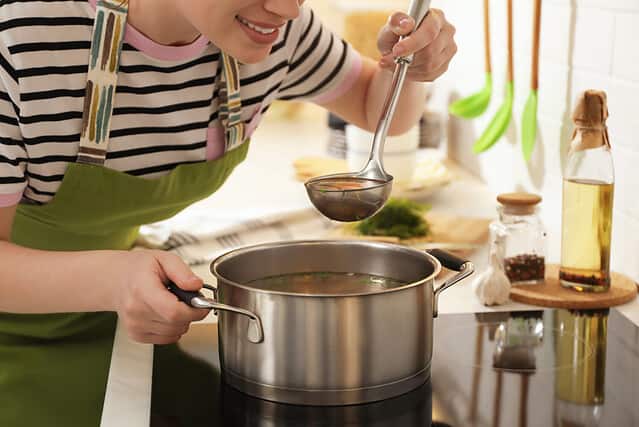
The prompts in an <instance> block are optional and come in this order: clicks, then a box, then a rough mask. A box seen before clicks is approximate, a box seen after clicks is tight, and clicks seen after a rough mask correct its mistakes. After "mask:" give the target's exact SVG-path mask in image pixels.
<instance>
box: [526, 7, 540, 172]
mask: <svg viewBox="0 0 639 427" xmlns="http://www.w3.org/2000/svg"><path fill="white" fill-rule="evenodd" d="M540 27H541V0H535V12H534V17H533V44H532V59H531V71H530V75H531V77H530V95H528V100H527V101H526V106H525V107H524V113H523V115H522V117H521V149H522V151H523V153H524V159H526V161H528V160H530V155H531V154H532V151H533V148H535V139H536V138H537V91H538V90H539V33H540Z"/></svg>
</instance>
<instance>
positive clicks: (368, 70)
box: [322, 9, 457, 135]
mask: <svg viewBox="0 0 639 427" xmlns="http://www.w3.org/2000/svg"><path fill="white" fill-rule="evenodd" d="M414 24H415V23H414V21H413V20H412V18H410V17H408V16H407V15H406V14H404V13H395V14H393V15H392V16H391V17H390V19H389V21H388V23H387V24H386V25H385V26H384V28H382V30H381V31H380V35H379V38H378V47H379V49H380V52H382V54H383V57H382V59H381V60H380V62H379V63H375V62H374V61H373V60H371V59H368V58H363V64H362V71H361V72H360V75H359V78H358V79H357V80H356V82H355V83H354V84H353V86H352V87H351V88H350V90H348V91H347V92H345V93H344V94H343V95H342V96H340V97H339V98H337V99H335V100H333V101H331V102H328V103H325V104H322V105H323V106H324V107H325V108H327V109H328V110H329V111H332V112H333V113H335V114H337V115H338V116H340V117H342V118H343V119H344V120H346V121H348V122H350V123H353V124H355V125H357V126H359V127H361V128H364V129H368V130H370V131H374V130H375V128H376V127H377V122H378V120H379V116H380V114H381V110H382V107H383V105H384V100H385V98H386V95H387V94H388V90H389V88H390V83H391V80H392V74H393V70H394V68H395V63H394V59H395V58H396V57H399V56H406V55H409V54H411V53H414V54H415V57H414V59H413V62H412V64H411V66H410V68H409V71H408V74H407V78H406V81H405V82H404V87H403V90H402V92H401V96H400V98H399V102H398V104H397V109H396V110H395V114H394V117H393V121H392V123H391V126H390V129H389V134H390V135H396V134H401V133H404V132H406V131H407V130H408V129H410V128H411V127H412V126H414V125H415V124H416V123H417V121H418V120H419V118H420V117H421V115H422V113H423V111H424V103H425V101H426V88H425V86H424V84H423V82H427V81H433V80H435V79H436V78H437V77H439V76H440V75H442V74H443V73H444V72H445V71H446V70H447V69H448V65H449V63H450V61H451V59H452V58H453V56H454V55H455V53H456V52H457V45H456V44H455V41H454V39H453V36H454V34H455V28H454V27H453V26H452V25H451V24H450V23H449V22H448V21H446V18H445V17H444V14H443V12H441V11H440V10H437V9H431V11H430V13H429V14H428V16H427V17H426V19H424V21H423V22H422V24H421V25H420V26H419V28H418V29H417V30H416V31H415V32H414V33H413V34H411V35H410V36H409V37H406V38H405V39H404V40H402V41H400V42H398V40H399V36H400V35H405V34H408V33H410V31H412V29H413V27H414Z"/></svg>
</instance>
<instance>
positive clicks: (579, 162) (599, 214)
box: [559, 90, 614, 292]
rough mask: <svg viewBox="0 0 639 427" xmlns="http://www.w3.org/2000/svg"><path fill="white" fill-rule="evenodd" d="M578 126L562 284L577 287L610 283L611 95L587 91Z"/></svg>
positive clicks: (569, 170)
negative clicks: (609, 102) (609, 128)
mask: <svg viewBox="0 0 639 427" xmlns="http://www.w3.org/2000/svg"><path fill="white" fill-rule="evenodd" d="M572 118H573V122H574V125H575V130H574V132H573V137H572V142H571V145H570V151H569V153H568V158H567V162H566V167H565V169H564V174H563V198H562V226H561V266H560V269H559V279H560V283H561V285H562V286H564V287H568V288H571V289H574V290H577V291H582V292H583V291H590V292H605V291H607V290H608V289H609V288H610V240H611V232H612V204H613V193H614V169H613V164H612V154H611V152H610V140H609V138H608V130H607V128H606V119H607V118H608V107H607V105H606V94H605V92H602V91H596V90H587V91H585V92H584V93H583V94H581V96H580V97H579V100H578V102H577V106H576V107H575V110H574V112H573V116H572Z"/></svg>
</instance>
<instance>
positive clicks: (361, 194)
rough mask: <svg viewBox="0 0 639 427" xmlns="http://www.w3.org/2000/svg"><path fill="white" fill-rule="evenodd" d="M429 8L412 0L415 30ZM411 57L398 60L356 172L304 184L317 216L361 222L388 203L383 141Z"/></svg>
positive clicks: (421, 1) (423, 1)
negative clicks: (370, 141)
mask: <svg viewBox="0 0 639 427" xmlns="http://www.w3.org/2000/svg"><path fill="white" fill-rule="evenodd" d="M429 6H430V0H412V1H411V4H410V6H409V8H408V14H409V15H410V16H411V17H412V18H413V19H414V20H415V28H417V27H418V26H419V25H420V24H421V22H422V20H423V19H424V17H425V16H426V14H427V13H428V8H429ZM412 60H413V55H408V56H405V57H399V58H397V59H396V60H395V62H396V63H397V65H396V67H395V72H394V73H393V80H392V82H391V85H390V89H389V92H388V94H387V96H386V100H385V101H384V105H383V107H382V111H381V114H380V117H379V121H378V123H377V128H376V130H375V136H374V137H373V144H372V147H371V153H370V156H369V158H368V161H367V162H366V165H365V166H364V167H363V168H362V170H360V171H359V172H352V173H341V174H332V175H324V176H320V177H315V178H313V179H311V180H309V181H307V182H306V183H305V184H304V185H305V187H306V192H307V193H308V197H309V199H310V200H311V202H312V203H313V205H314V206H315V208H317V210H318V211H320V213H321V214H322V215H324V216H326V217H328V218H330V219H334V220H336V221H343V222H350V221H360V220H362V219H366V218H368V217H370V216H372V215H374V214H375V213H376V212H377V211H379V210H380V209H381V208H382V207H383V206H384V203H386V200H388V197H389V196H390V193H391V190H392V189H393V177H392V175H389V174H388V173H386V171H385V170H384V166H383V164H382V154H383V151H384V141H385V140H386V135H387V134H388V128H389V126H390V122H391V120H392V118H393V113H394V112H395V108H396V107H397V102H398V101H399V94H400V92H401V89H402V85H403V83H404V79H405V78H406V72H407V71H408V67H409V65H410V63H411V62H412Z"/></svg>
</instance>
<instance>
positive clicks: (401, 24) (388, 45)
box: [377, 12, 415, 56]
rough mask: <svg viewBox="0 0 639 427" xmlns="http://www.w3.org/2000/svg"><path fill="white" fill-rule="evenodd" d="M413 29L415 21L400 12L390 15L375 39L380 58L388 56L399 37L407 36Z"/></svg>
mask: <svg viewBox="0 0 639 427" xmlns="http://www.w3.org/2000/svg"><path fill="white" fill-rule="evenodd" d="M414 27H415V21H414V20H413V18H411V17H410V16H408V15H406V14H405V13H402V12H396V13H394V14H392V15H391V16H390V17H389V19H388V21H387V22H386V25H384V27H382V29H381V30H380V33H379V36H378V38H377V48H378V49H379V51H380V52H381V53H382V56H386V55H389V54H390V53H391V52H392V49H393V46H395V44H396V43H397V41H398V40H399V37H400V36H404V35H406V34H409V33H410V32H411V31H412V30H413V28H414Z"/></svg>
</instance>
